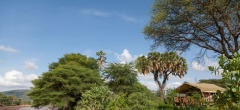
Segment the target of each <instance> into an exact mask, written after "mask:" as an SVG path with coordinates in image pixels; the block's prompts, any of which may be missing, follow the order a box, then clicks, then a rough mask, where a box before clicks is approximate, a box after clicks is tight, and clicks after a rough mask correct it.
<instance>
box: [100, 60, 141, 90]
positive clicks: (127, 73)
mask: <svg viewBox="0 0 240 110" xmlns="http://www.w3.org/2000/svg"><path fill="white" fill-rule="evenodd" d="M133 67H134V66H133V64H132V63H129V64H120V63H111V64H109V65H108V67H106V68H105V69H104V70H103V77H104V79H106V80H107V85H108V87H109V88H110V89H111V90H112V91H113V92H114V93H125V94H130V93H132V92H133V90H134V88H135V87H134V85H135V83H137V72H136V71H135V70H134V68H133Z"/></svg>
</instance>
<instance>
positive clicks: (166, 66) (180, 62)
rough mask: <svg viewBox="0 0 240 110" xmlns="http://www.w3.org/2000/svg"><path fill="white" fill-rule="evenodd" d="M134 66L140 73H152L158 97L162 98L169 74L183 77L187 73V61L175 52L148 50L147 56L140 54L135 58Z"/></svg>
mask: <svg viewBox="0 0 240 110" xmlns="http://www.w3.org/2000/svg"><path fill="white" fill-rule="evenodd" d="M136 68H137V69H138V71H139V72H140V73H141V74H144V75H145V74H149V73H152V74H153V75H154V81H155V82H156V83H157V85H158V87H159V92H160V97H161V99H163V98H164V89H165V87H166V83H167V80H168V78H169V75H173V76H179V77H180V78H181V77H183V76H184V75H185V74H186V73H187V70H188V68H187V62H186V60H185V59H184V58H182V57H180V56H179V55H178V54H177V53H175V52H166V53H162V54H161V53H159V52H150V53H148V56H140V57H138V58H137V59H136ZM162 78H163V80H162V81H160V79H162Z"/></svg>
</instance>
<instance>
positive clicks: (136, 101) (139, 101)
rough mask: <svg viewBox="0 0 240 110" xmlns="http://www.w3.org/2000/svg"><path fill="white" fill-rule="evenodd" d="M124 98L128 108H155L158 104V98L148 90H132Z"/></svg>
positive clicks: (131, 109)
mask: <svg viewBox="0 0 240 110" xmlns="http://www.w3.org/2000/svg"><path fill="white" fill-rule="evenodd" d="M126 99H127V104H128V106H129V107H130V110H157V108H158V105H159V100H157V99H156V98H155V97H154V96H153V94H152V93H150V92H144V91H139V92H134V93H132V94H130V95H129V96H128V97H127V98H126Z"/></svg>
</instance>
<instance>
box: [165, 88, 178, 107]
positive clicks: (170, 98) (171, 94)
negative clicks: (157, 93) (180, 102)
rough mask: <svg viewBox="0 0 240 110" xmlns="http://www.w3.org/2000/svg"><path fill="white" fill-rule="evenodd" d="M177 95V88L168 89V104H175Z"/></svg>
mask: <svg viewBox="0 0 240 110" xmlns="http://www.w3.org/2000/svg"><path fill="white" fill-rule="evenodd" d="M175 97H177V92H176V90H175V89H167V90H166V102H167V104H171V105H174V102H175V101H174V98H175Z"/></svg>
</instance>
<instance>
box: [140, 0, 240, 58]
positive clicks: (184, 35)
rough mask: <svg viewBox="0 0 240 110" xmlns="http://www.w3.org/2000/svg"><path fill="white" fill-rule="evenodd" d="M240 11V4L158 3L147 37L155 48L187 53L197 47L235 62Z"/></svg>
mask: <svg viewBox="0 0 240 110" xmlns="http://www.w3.org/2000/svg"><path fill="white" fill-rule="evenodd" d="M239 10H240V7H239V0H155V2H154V4H153V7H152V12H151V20H150V22H149V23H148V25H147V26H146V27H145V29H144V33H145V34H146V35H147V37H146V38H147V39H151V40H153V41H154V44H153V45H152V47H153V48H156V47H158V46H164V47H166V49H167V50H173V51H175V50H177V51H181V52H184V51H186V50H188V49H189V47H190V46H192V45H194V46H197V47H200V48H202V49H203V50H211V51H213V52H215V53H218V54H224V55H225V56H226V57H227V58H231V56H232V55H233V54H234V53H235V52H238V51H239V36H240V29H239V26H240V22H239V21H240V12H239ZM199 54H200V56H199V57H201V56H202V55H203V54H205V51H201V52H200V53H199Z"/></svg>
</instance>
